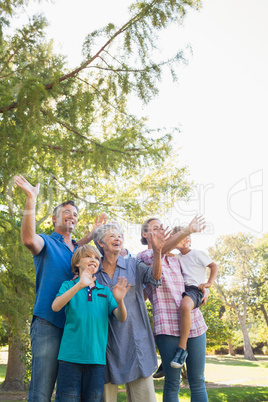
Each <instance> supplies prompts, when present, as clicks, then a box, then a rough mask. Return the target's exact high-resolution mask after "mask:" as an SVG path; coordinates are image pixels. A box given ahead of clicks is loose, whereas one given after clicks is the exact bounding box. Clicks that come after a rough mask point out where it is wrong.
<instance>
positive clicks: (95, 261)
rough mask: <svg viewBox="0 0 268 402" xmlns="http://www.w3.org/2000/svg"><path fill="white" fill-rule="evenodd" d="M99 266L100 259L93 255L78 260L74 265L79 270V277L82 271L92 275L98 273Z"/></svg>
mask: <svg viewBox="0 0 268 402" xmlns="http://www.w3.org/2000/svg"><path fill="white" fill-rule="evenodd" d="M99 265H100V258H99V257H98V256H97V255H95V254H93V253H92V254H89V255H88V256H87V257H82V258H80V261H79V262H78V263H77V264H76V266H77V267H78V268H79V275H81V274H82V272H83V271H87V272H89V273H90V274H91V275H94V274H95V273H96V272H97V271H98V268H99Z"/></svg>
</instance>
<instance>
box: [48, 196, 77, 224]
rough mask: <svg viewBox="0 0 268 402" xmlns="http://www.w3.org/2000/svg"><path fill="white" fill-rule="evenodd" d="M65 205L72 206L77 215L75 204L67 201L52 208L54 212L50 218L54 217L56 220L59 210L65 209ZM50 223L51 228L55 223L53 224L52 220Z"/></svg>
mask: <svg viewBox="0 0 268 402" xmlns="http://www.w3.org/2000/svg"><path fill="white" fill-rule="evenodd" d="M66 205H72V206H73V207H75V208H76V210H77V215H78V214H79V209H78V206H77V205H76V204H75V202H74V201H72V200H69V201H65V202H63V203H62V204H59V205H58V206H57V207H56V208H54V211H53V214H52V216H56V218H57V217H58V216H59V213H60V210H61V209H62V208H63V207H66ZM52 223H53V226H55V222H53V220H52Z"/></svg>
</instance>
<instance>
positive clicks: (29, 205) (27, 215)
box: [14, 175, 44, 255]
mask: <svg viewBox="0 0 268 402" xmlns="http://www.w3.org/2000/svg"><path fill="white" fill-rule="evenodd" d="M14 183H15V184H16V185H17V186H18V187H20V188H21V189H22V191H23V192H24V194H25V195H26V203H25V209H24V212H23V218H22V224H21V240H22V242H23V244H24V245H25V246H26V247H27V248H28V249H29V250H30V251H31V253H32V254H33V255H37V254H39V253H40V251H41V250H42V248H43V247H44V240H43V239H42V237H40V236H38V235H37V234H36V231H35V204H36V199H37V196H38V193H39V183H37V184H36V186H35V187H33V186H32V185H31V184H30V183H29V182H28V181H27V180H26V179H25V178H24V177H23V176H22V175H19V176H15V177H14Z"/></svg>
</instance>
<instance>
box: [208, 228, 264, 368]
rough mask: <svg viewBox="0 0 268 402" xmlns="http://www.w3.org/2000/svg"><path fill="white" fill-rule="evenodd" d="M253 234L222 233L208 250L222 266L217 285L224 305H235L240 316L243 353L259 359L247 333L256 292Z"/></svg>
mask: <svg viewBox="0 0 268 402" xmlns="http://www.w3.org/2000/svg"><path fill="white" fill-rule="evenodd" d="M254 241H255V239H254V237H253V236H251V235H247V234H244V233H238V234H236V235H227V236H222V237H219V238H218V239H217V241H216V244H215V247H212V248H210V250H209V252H210V255H211V257H212V259H213V260H215V262H217V264H218V266H219V272H218V276H217V279H216V288H217V290H218V292H219V295H220V296H221V298H222V300H223V301H224V303H225V305H226V306H228V307H229V308H230V309H232V310H233V311H234V312H235V313H236V315H237V318H238V320H239V323H240V326H241V330H242V333H243V340H244V357H245V358H246V359H249V360H256V359H255V356H254V354H253V350H252V347H251V344H250V339H249V335H248V329H247V324H248V310H249V305H250V300H251V298H252V296H253V286H252V272H253V271H254V270H256V263H255V260H254V246H253V244H254Z"/></svg>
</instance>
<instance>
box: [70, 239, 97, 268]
mask: <svg viewBox="0 0 268 402" xmlns="http://www.w3.org/2000/svg"><path fill="white" fill-rule="evenodd" d="M92 254H93V255H94V256H95V257H97V258H98V259H99V260H100V259H101V254H100V253H99V251H98V250H97V249H96V247H94V246H90V245H89V244H85V245H84V246H81V247H78V248H77V249H76V250H75V252H74V255H73V257H72V260H71V268H72V271H73V273H74V274H79V267H78V266H77V264H78V263H79V261H80V260H81V258H85V257H90V256H92Z"/></svg>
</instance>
